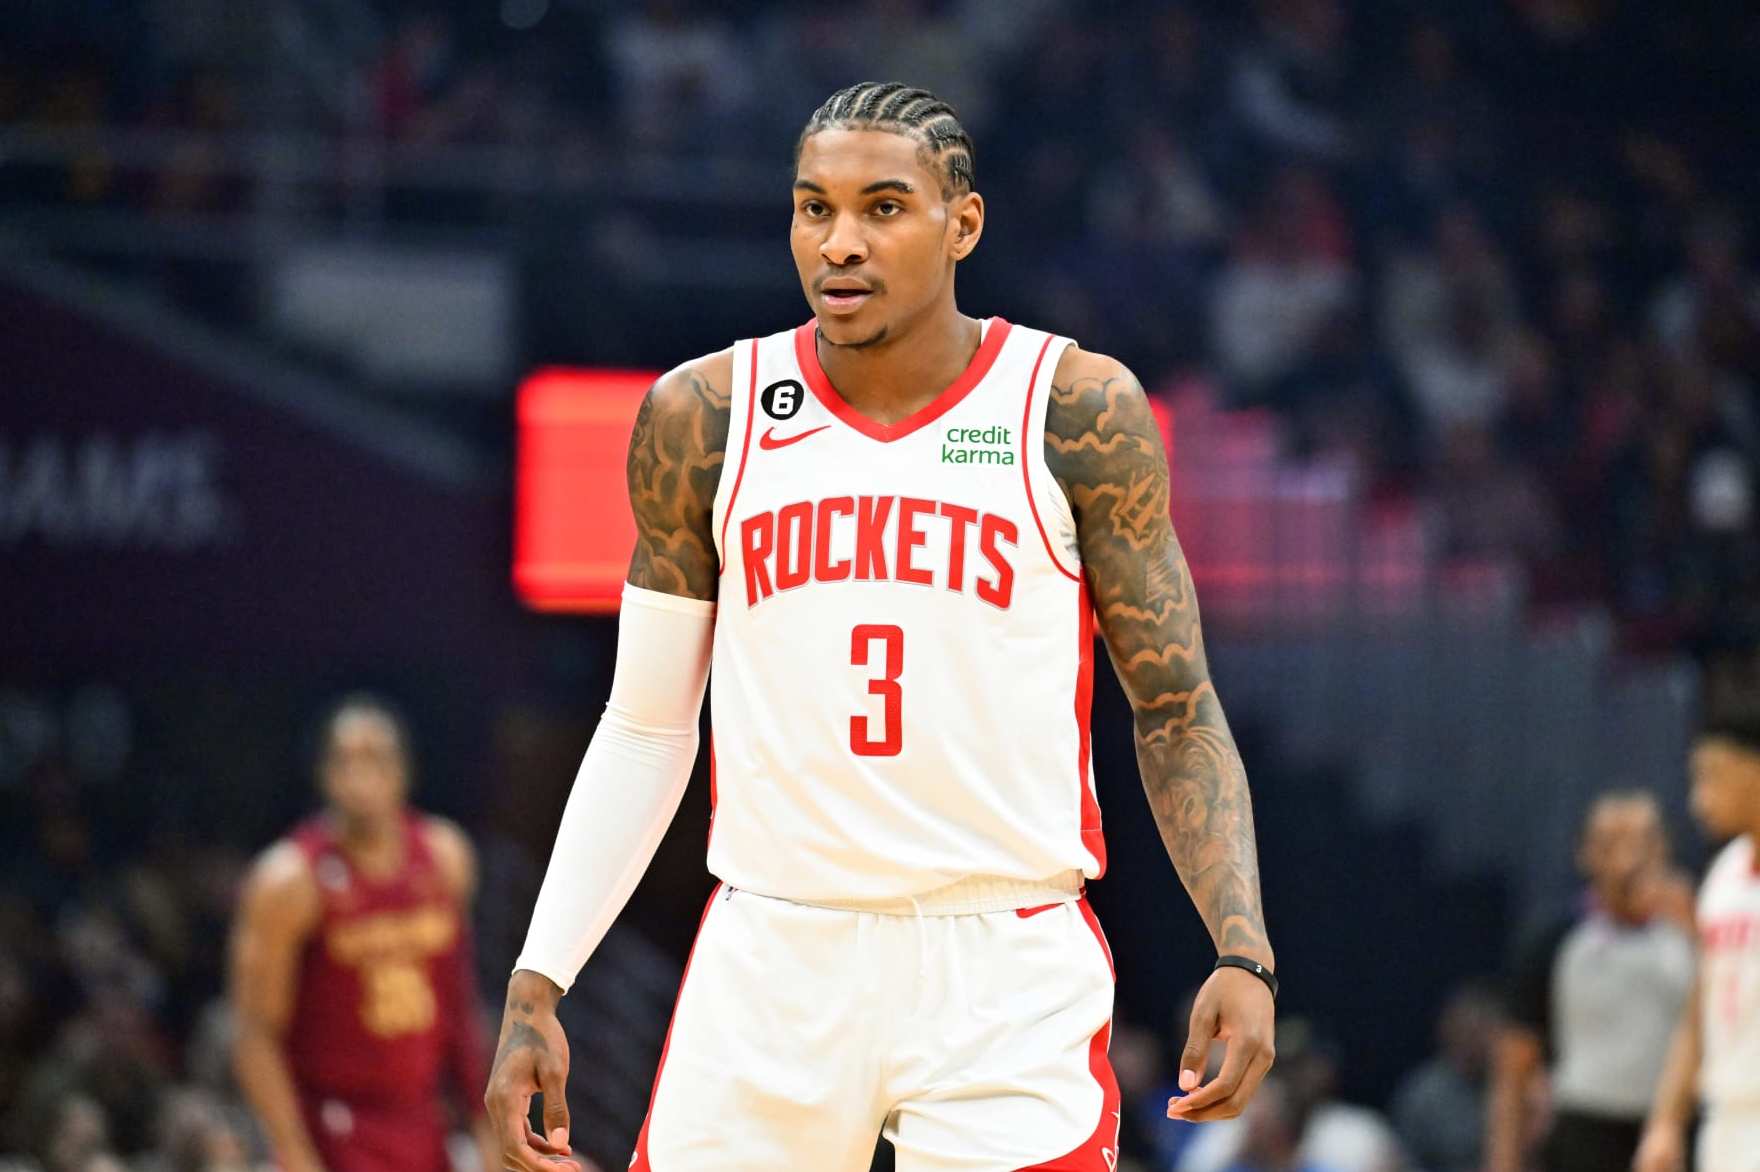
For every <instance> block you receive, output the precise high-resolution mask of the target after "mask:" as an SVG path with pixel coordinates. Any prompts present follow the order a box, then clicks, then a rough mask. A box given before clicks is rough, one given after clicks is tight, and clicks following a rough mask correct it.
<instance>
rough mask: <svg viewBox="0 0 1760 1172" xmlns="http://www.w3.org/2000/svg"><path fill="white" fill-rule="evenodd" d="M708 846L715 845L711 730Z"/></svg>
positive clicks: (712, 737) (711, 733)
mask: <svg viewBox="0 0 1760 1172" xmlns="http://www.w3.org/2000/svg"><path fill="white" fill-rule="evenodd" d="M708 845H709V846H714V845H715V729H714V728H713V727H711V728H710V729H709V834H708Z"/></svg>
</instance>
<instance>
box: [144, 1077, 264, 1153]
mask: <svg viewBox="0 0 1760 1172" xmlns="http://www.w3.org/2000/svg"><path fill="white" fill-rule="evenodd" d="M158 1131H159V1135H158V1145H157V1149H156V1150H155V1151H154V1153H153V1154H152V1155H151V1156H149V1157H148V1158H147V1159H146V1160H145V1161H144V1162H143V1163H142V1164H141V1165H140V1166H139V1169H138V1172H248V1169H249V1167H250V1160H249V1152H248V1149H247V1148H246V1146H245V1141H244V1139H243V1137H242V1136H241V1135H240V1134H239V1132H238V1131H237V1129H236V1128H235V1126H234V1125H233V1123H232V1121H231V1120H230V1119H228V1118H227V1115H226V1111H225V1109H224V1107H223V1106H222V1105H221V1103H220V1102H219V1101H218V1100H217V1099H215V1098H214V1097H213V1096H212V1095H209V1094H208V1093H206V1092H204V1091H198V1090H180V1091H174V1092H172V1093H171V1094H169V1095H167V1096H166V1097H165V1106H164V1108H163V1110H162V1111H161V1112H160V1115H159V1128H158Z"/></svg>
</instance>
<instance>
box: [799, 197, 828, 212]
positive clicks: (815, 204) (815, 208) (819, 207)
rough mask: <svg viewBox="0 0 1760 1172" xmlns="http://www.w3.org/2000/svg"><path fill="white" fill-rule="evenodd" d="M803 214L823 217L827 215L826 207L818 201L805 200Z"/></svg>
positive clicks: (802, 206) (802, 208)
mask: <svg viewBox="0 0 1760 1172" xmlns="http://www.w3.org/2000/svg"><path fill="white" fill-rule="evenodd" d="M801 213H802V214H803V215H808V216H822V215H824V214H825V205H824V204H822V203H820V202H819V201H818V200H816V199H809V200H805V201H803V202H802V203H801Z"/></svg>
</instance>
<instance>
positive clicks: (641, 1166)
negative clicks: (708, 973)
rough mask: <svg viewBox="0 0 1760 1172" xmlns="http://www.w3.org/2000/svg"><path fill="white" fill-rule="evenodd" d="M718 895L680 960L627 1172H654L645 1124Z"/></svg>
mask: <svg viewBox="0 0 1760 1172" xmlns="http://www.w3.org/2000/svg"><path fill="white" fill-rule="evenodd" d="M721 891H722V885H721V884H719V883H717V884H716V885H715V889H714V890H713V891H711V892H709V902H708V903H706V904H704V905H703V918H702V919H701V920H699V921H697V937H696V940H692V941H691V951H690V955H689V956H686V957H685V958H684V972H683V974H681V975H680V976H679V978H678V996H677V997H675V998H673V1001H672V1020H671V1021H670V1022H668V1023H667V1024H666V1041H664V1042H662V1043H661V1044H660V1064H659V1065H658V1066H656V1067H655V1068H654V1088H653V1089H652V1090H650V1091H649V1092H648V1113H647V1114H646V1115H644V1116H642V1130H641V1133H640V1134H638V1135H637V1136H636V1150H635V1154H634V1155H633V1156H631V1157H630V1161H629V1172H654V1166H653V1165H652V1164H650V1163H648V1124H649V1123H650V1122H652V1121H653V1118H654V1100H655V1099H656V1098H658V1097H659V1095H660V1076H661V1075H662V1074H664V1073H666V1054H667V1051H669V1050H671V1049H672V1027H673V1026H674V1025H676V1024H678V1003H679V1002H680V1001H683V1000H684V983H685V982H686V981H688V980H690V979H691V961H693V960H695V959H696V956H697V940H701V939H702V938H703V926H704V925H705V924H707V923H708V922H709V909H710V908H712V907H714V906H715V897H716V896H718V895H720V894H721Z"/></svg>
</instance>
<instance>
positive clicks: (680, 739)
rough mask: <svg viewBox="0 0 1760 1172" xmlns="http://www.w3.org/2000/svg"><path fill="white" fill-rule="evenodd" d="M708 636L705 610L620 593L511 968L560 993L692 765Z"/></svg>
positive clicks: (710, 612) (619, 900)
mask: <svg viewBox="0 0 1760 1172" xmlns="http://www.w3.org/2000/svg"><path fill="white" fill-rule="evenodd" d="M714 633H715V604H714V603H713V602H708V601H705V600H703V599H698V598H681V597H679V596H677V595H674V594H661V593H659V592H657V591H653V590H643V589H642V588H641V587H639V586H631V585H629V584H628V583H625V584H624V587H623V612H622V614H621V615H620V617H619V619H618V626H617V670H616V674H615V675H614V676H613V677H612V682H611V700H610V702H609V703H608V704H606V705H605V715H604V717H603V719H601V720H600V721H599V727H598V729H596V730H595V731H594V733H593V740H592V742H591V743H590V744H589V745H588V746H587V753H586V756H585V757H583V758H582V759H581V767H580V771H579V772H578V773H576V774H575V779H574V789H573V790H572V791H571V792H570V793H569V795H568V805H567V807H566V808H564V810H563V811H562V824H561V826H559V827H558V828H557V831H556V845H555V846H554V847H552V848H551V851H550V866H549V869H548V870H547V871H545V873H544V886H543V887H542V888H541V889H540V890H539V891H538V902H537V904H536V905H535V906H534V907H533V908H532V923H531V926H530V927H529V928H528V929H527V930H526V944H525V948H524V949H522V950H521V952H520V954H519V960H517V961H516V962H515V963H514V967H515V968H516V969H530V970H531V971H533V972H535V973H541V974H542V975H544V976H546V977H548V978H550V979H551V980H552V981H555V982H556V984H557V985H559V986H561V988H562V990H563V992H567V991H568V987H569V986H570V985H572V984H573V983H574V979H575V976H576V975H577V974H578V973H579V972H580V971H581V966H582V965H584V964H586V963H587V958H588V957H589V956H591V955H592V954H593V949H595V948H597V947H598V946H599V941H600V940H601V939H603V938H604V936H605V933H606V931H607V930H609V929H610V927H611V921H612V920H614V919H616V918H617V913H618V912H620V911H622V910H623V905H624V904H625V903H626V902H627V901H628V900H629V897H630V893H631V892H633V891H634V890H635V889H636V883H637V882H639V881H640V879H641V877H642V873H643V872H645V871H646V870H647V869H648V863H649V862H650V861H652V860H653V858H654V851H655V850H656V849H657V848H658V847H659V845H660V839H661V837H662V836H664V835H665V833H666V828H667V826H669V825H670V824H671V823H672V816H673V815H674V814H676V813H677V812H678V803H679V799H680V798H682V797H683V796H684V790H685V785H686V783H687V782H689V781H690V776H691V766H692V765H694V764H695V763H696V759H697V740H698V738H697V717H698V714H699V713H700V712H701V710H702V707H703V686H704V684H705V683H706V682H707V680H708V678H709V651H710V648H711V646H712V645H713V643H714Z"/></svg>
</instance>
